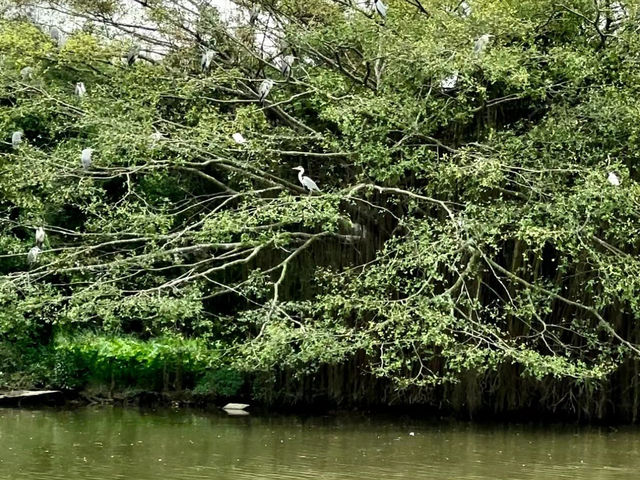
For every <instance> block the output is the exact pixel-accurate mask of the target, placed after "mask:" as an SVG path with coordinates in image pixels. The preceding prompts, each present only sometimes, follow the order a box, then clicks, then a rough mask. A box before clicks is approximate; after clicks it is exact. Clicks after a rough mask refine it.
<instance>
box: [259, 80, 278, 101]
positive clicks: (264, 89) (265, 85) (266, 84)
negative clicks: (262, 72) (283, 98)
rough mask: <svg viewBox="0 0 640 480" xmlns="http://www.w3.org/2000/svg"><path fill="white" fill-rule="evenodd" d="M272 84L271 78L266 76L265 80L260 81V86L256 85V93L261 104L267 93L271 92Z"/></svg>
mask: <svg viewBox="0 0 640 480" xmlns="http://www.w3.org/2000/svg"><path fill="white" fill-rule="evenodd" d="M273 85H274V82H273V80H271V79H269V78H267V79H266V80H263V81H262V83H261V84H260V87H258V95H260V103H262V104H263V105H264V101H265V100H266V99H267V96H268V95H269V92H271V89H272V88H273Z"/></svg>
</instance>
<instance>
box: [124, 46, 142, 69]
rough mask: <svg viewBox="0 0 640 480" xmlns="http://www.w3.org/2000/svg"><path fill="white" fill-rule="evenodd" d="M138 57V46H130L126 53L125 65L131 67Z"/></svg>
mask: <svg viewBox="0 0 640 480" xmlns="http://www.w3.org/2000/svg"><path fill="white" fill-rule="evenodd" d="M139 55H140V47H139V46H138V45H134V46H132V47H131V48H130V49H129V51H128V52H127V65H129V66H131V65H133V64H134V63H136V60H138V56H139Z"/></svg>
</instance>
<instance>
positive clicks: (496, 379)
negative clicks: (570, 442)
mask: <svg viewBox="0 0 640 480" xmlns="http://www.w3.org/2000/svg"><path fill="white" fill-rule="evenodd" d="M24 3H25V2H11V4H10V5H8V4H5V15H4V20H3V21H2V22H1V23H0V54H1V55H2V57H1V58H2V59H1V65H0V131H2V132H3V137H4V138H5V140H6V144H5V145H2V146H0V148H1V149H2V152H1V157H0V171H1V175H0V205H1V206H0V212H1V213H0V253H1V255H0V388H1V387H5V388H11V387H20V386H49V387H68V388H82V387H86V386H87V385H92V384H103V385H110V388H111V389H113V388H148V389H157V390H182V389H185V388H186V389H196V391H198V392H202V393H214V394H218V395H233V394H234V393H236V392H239V391H241V390H242V389H244V390H242V391H244V392H245V393H246V392H249V391H250V392H251V395H252V396H253V397H254V398H258V399H261V400H262V401H265V402H271V403H278V404H283V403H301V402H302V403H312V402H320V401H329V402H330V403H335V404H340V405H350V404H367V405H373V404H394V403H395V404H398V403H412V404H424V405H431V406H436V407H438V408H444V409H454V410H459V411H469V412H477V411H493V412H502V411H510V410H521V409H526V408H534V407H537V406H538V405H541V406H542V408H543V409H545V410H547V411H559V412H566V413H569V414H571V415H580V416H599V417H603V416H610V415H616V416H620V417H624V418H626V419H631V420H635V419H636V414H637V412H638V409H639V408H640V385H639V381H638V380H639V379H638V374H639V370H638V367H639V365H638V354H639V353H640V350H639V348H640V347H639V346H638V344H640V329H639V328H638V326H637V325H636V323H637V322H638V320H639V319H640V295H638V293H640V261H639V259H638V254H639V253H640V243H639V242H640V184H639V183H638V182H637V180H638V179H639V178H640V171H639V170H638V165H639V160H640V154H639V153H638V152H639V151H640V150H639V148H638V147H639V145H638V144H639V143H640V134H639V130H638V128H639V127H638V125H640V121H639V120H640V69H638V64H639V62H640V35H639V32H638V30H639V29H640V11H639V10H638V3H637V2H635V1H633V2H632V1H626V2H625V4H624V5H622V4H621V3H620V2H607V1H605V0H567V1H565V2H557V1H555V0H553V1H552V0H517V1H516V0H472V1H468V2H466V3H464V4H460V2H459V1H458V0H422V1H420V0H389V10H388V14H387V16H386V18H383V17H382V16H380V15H379V14H378V13H377V12H376V11H375V9H372V8H371V7H370V6H369V4H368V2H360V3H358V2H355V1H353V0H263V1H256V2H254V3H251V4H249V3H247V2H243V1H241V0H238V3H237V5H236V7H235V9H234V10H232V12H231V14H225V15H222V14H220V12H218V10H217V9H216V8H215V5H214V4H215V2H210V3H211V4H208V2H195V1H189V0H185V1H183V2H180V1H171V0H146V1H135V2H119V1H116V0H103V1H99V2H96V1H89V0H86V1H85V0H75V1H69V2H50V3H49V4H47V6H44V5H42V2H39V3H40V4H41V5H40V8H41V9H44V11H45V12H48V13H49V14H50V17H47V15H46V14H45V16H44V17H43V16H42V15H40V16H39V17H38V16H37V15H35V14H34V13H33V10H31V11H30V10H29V7H28V6H27V7H25V6H24ZM467 4H468V6H469V7H470V11H468V10H467ZM134 6H135V7H136V12H138V13H139V15H141V16H143V17H142V18H144V21H142V20H139V19H137V18H136V19H135V20H133V14H132V13H131V12H132V11H133V10H132V8H133V7H134ZM30 12H31V13H30ZM60 12H62V13H64V18H65V19H66V20H65V22H66V23H62V24H60V25H59V26H60V28H61V29H62V30H63V31H64V34H65V37H66V38H65V39H64V41H60V42H58V41H56V40H55V39H52V38H51V34H50V30H49V28H48V26H46V25H44V23H48V24H50V23H51V22H47V21H45V22H43V21H42V18H44V19H45V20H46V19H47V18H49V19H52V18H54V17H53V15H54V14H56V15H61V13H60ZM29 13H30V14H29ZM127 13H129V15H130V16H127V15H126V14H127ZM123 14H124V16H123ZM56 18H59V17H56ZM484 34H490V35H492V37H488V43H487V45H486V46H485V47H484V48H479V47H481V46H480V45H478V44H477V43H476V41H477V39H479V38H481V36H482V35H484ZM484 38H487V37H484ZM132 46H133V47H135V46H138V47H139V49H140V50H139V57H138V59H137V61H133V60H135V59H131V60H132V61H131V62H127V61H126V57H127V54H128V52H131V53H135V49H134V50H131V49H132ZM206 50H211V51H213V52H215V53H214V56H213V60H212V63H211V66H210V68H208V69H204V70H203V69H202V68H201V56H202V54H203V52H204V51H206ZM288 55H293V56H294V57H295V61H294V63H293V66H292V68H291V72H287V71H286V68H282V67H283V62H284V61H285V60H284V58H285V56H288ZM25 68H26V70H25ZM265 78H271V79H273V80H274V81H275V85H274V86H273V88H272V90H271V92H270V93H269V95H268V96H267V99H266V100H265V101H264V102H260V98H259V87H260V84H261V83H262V81H263V80H264V79H265ZM80 81H82V82H84V84H85V85H86V90H87V94H86V95H84V96H78V95H76V94H75V93H74V85H75V84H76V82H80ZM14 131H23V132H24V137H23V138H24V140H23V141H22V143H20V144H19V145H18V146H17V148H13V147H12V145H11V136H12V133H13V132H14ZM235 133H241V134H242V136H243V137H244V139H245V140H246V141H245V142H244V143H241V142H237V141H236V140H234V138H233V134H235ZM236 138H237V136H236ZM85 148H93V149H94V152H93V157H92V162H93V163H92V165H91V167H90V168H88V169H83V168H82V165H81V162H80V158H81V152H82V151H83V150H84V149H85ZM298 165H301V166H303V167H304V168H305V170H306V174H307V175H309V176H310V177H311V178H312V179H314V180H315V181H316V182H317V183H318V185H319V187H320V189H321V192H320V193H314V194H312V195H310V194H307V193H306V192H305V190H304V188H302V187H301V186H300V185H299V183H298V179H297V172H296V171H295V170H293V168H294V167H296V166H298ZM611 174H613V176H614V177H615V178H617V179H618V180H619V185H614V184H612V183H611V182H610V181H609V180H610V179H611ZM608 179H609V180H608ZM613 183H616V182H615V181H614V182H613ZM39 226H43V227H44V229H45V232H46V235H47V236H46V239H45V241H44V244H43V245H42V253H41V254H40V255H39V256H38V257H37V259H36V261H35V262H33V263H32V264H29V263H28V262H27V253H28V252H29V251H30V249H31V248H32V247H33V246H34V245H35V238H34V234H35V229H36V228H37V227H39ZM249 389H250V390H249Z"/></svg>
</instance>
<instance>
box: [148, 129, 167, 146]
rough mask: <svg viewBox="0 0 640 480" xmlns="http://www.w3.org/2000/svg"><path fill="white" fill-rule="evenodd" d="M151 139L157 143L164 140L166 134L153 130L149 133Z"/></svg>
mask: <svg viewBox="0 0 640 480" xmlns="http://www.w3.org/2000/svg"><path fill="white" fill-rule="evenodd" d="M149 140H151V142H152V143H153V144H156V143H158V142H160V141H161V140H164V135H162V133H161V132H153V133H152V134H150V135H149Z"/></svg>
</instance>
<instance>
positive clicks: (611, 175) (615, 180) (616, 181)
mask: <svg viewBox="0 0 640 480" xmlns="http://www.w3.org/2000/svg"><path fill="white" fill-rule="evenodd" d="M607 181H608V182H609V183H610V184H611V185H613V186H614V187H617V186H618V185H620V179H619V178H618V176H617V175H616V174H615V173H613V172H609V176H608V177H607Z"/></svg>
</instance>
